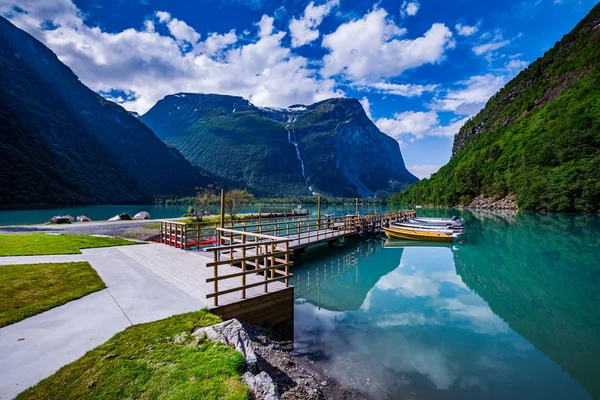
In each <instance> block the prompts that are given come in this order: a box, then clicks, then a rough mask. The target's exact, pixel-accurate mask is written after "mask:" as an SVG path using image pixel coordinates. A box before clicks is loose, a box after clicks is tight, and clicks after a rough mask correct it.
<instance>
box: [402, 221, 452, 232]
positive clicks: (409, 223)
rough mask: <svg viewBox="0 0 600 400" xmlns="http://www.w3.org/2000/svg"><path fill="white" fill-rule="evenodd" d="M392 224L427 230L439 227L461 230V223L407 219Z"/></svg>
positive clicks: (438, 228)
mask: <svg viewBox="0 0 600 400" xmlns="http://www.w3.org/2000/svg"><path fill="white" fill-rule="evenodd" d="M392 226H398V227H401V228H417V229H427V230H440V229H449V230H452V231H462V229H463V225H451V224H439V225H436V224H427V223H419V222H416V221H415V220H408V221H407V222H394V223H393V224H392Z"/></svg>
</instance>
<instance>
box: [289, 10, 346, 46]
mask: <svg viewBox="0 0 600 400" xmlns="http://www.w3.org/2000/svg"><path fill="white" fill-rule="evenodd" d="M339 4H340V1H339V0H330V1H328V2H327V3H325V4H323V5H320V6H315V3H314V2H312V1H311V2H310V4H309V5H308V6H307V7H306V9H305V10H304V15H303V16H302V17H301V18H299V19H296V18H292V20H291V21H290V25H289V29H290V33H291V36H292V47H300V46H304V45H305V44H308V43H310V42H312V41H315V40H317V38H318V37H319V30H318V29H317V28H318V27H319V25H321V22H323V18H325V17H326V16H327V15H329V13H331V10H332V9H333V8H334V7H336V6H338V5H339Z"/></svg>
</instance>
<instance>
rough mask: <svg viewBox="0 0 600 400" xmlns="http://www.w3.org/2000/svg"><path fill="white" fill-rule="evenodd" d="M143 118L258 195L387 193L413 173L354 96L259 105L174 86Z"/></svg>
mask: <svg viewBox="0 0 600 400" xmlns="http://www.w3.org/2000/svg"><path fill="white" fill-rule="evenodd" d="M141 120H142V121H143V122H144V123H146V124H147V125H148V126H149V127H150V128H152V130H154V132H155V133H156V135H157V136H158V137H159V138H161V139H162V140H164V141H165V142H166V143H168V144H170V145H173V146H174V147H175V148H177V149H178V150H179V151H180V152H181V153H182V154H183V155H184V156H185V157H186V158H187V159H188V160H190V162H191V163H192V164H194V165H197V166H199V167H202V168H204V169H206V170H207V171H209V172H210V173H212V174H214V175H217V176H220V177H222V178H225V179H227V180H229V181H230V182H233V183H234V185H237V186H240V187H246V188H248V189H249V190H250V191H252V192H254V193H255V194H258V195H269V196H280V195H307V194H310V193H315V192H316V193H319V194H323V195H330V196H341V197H355V196H359V197H370V196H375V195H377V196H386V195H387V194H388V193H390V191H396V190H400V189H402V188H404V187H407V186H408V185H409V184H412V183H414V182H416V181H417V180H418V179H417V178H415V177H414V176H413V175H412V174H411V173H410V172H408V171H407V170H406V167H405V166H404V161H403V159H402V155H401V153H400V147H399V145H398V143H397V142H396V141H395V140H394V139H392V138H391V137H389V136H387V135H385V134H384V133H382V132H381V131H379V129H377V127H376V126H375V125H374V124H373V123H372V122H371V120H370V119H369V118H368V117H367V115H366V114H365V112H364V110H363V108H362V106H361V105H360V103H359V102H358V100H356V99H344V98H338V99H330V100H325V101H322V102H319V103H316V104H313V105H310V106H304V105H293V106H290V107H288V108H269V107H262V108H259V107H256V106H254V105H252V104H251V103H250V102H249V101H248V100H245V99H243V98H241V97H234V96H225V95H218V94H193V93H179V94H175V95H170V96H167V97H165V98H164V99H162V100H160V101H159V102H158V103H157V104H156V105H155V106H154V107H152V108H151V109H150V110H149V111H148V112H147V113H146V114H145V115H143V116H142V117H141Z"/></svg>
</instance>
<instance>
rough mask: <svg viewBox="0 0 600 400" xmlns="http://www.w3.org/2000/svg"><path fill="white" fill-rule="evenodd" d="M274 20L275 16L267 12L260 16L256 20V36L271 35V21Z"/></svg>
mask: <svg viewBox="0 0 600 400" xmlns="http://www.w3.org/2000/svg"><path fill="white" fill-rule="evenodd" d="M274 21H275V18H273V17H270V16H268V15H267V14H264V15H263V16H262V18H261V19H260V21H258V23H257V24H256V25H258V36H260V37H267V36H271V34H272V33H273V22H274Z"/></svg>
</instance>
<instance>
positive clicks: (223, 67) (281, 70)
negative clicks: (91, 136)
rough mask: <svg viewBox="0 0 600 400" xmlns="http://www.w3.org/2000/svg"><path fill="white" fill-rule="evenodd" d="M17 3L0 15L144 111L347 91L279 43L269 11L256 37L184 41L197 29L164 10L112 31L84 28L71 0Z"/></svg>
mask: <svg viewBox="0 0 600 400" xmlns="http://www.w3.org/2000/svg"><path fill="white" fill-rule="evenodd" d="M15 5H16V3H15V2H14V1H11V0H0V13H2V14H3V15H10V21H11V22H12V23H14V24H15V25H17V26H18V27H20V28H22V29H24V30H25V31H27V32H29V33H31V34H32V35H34V36H35V37H36V38H37V39H39V40H40V41H41V42H43V43H44V44H46V45H47V46H48V47H49V48H50V49H52V50H53V51H54V52H55V53H56V54H57V55H58V57H59V59H60V60H61V61H63V62H64V63H65V64H67V65H68V66H69V67H70V68H71V69H73V71H74V72H75V73H76V74H77V76H78V77H79V79H80V80H81V81H82V82H83V83H85V84H86V85H87V86H89V87H90V88H91V89H93V90H95V91H101V92H109V91H111V90H113V89H114V90H119V91H124V92H126V93H129V94H130V95H131V96H130V97H129V98H128V99H124V102H122V105H123V106H124V107H126V108H127V109H129V110H132V111H137V112H139V113H143V112H145V111H147V110H148V109H149V108H150V107H151V106H153V105H154V104H155V103H156V102H157V101H158V100H160V99H161V98H163V97H164V96H166V95H168V94H172V93H177V92H182V91H185V92H205V93H223V94H230V95H239V96H243V97H245V98H248V99H250V100H251V101H252V102H253V103H254V104H257V105H269V106H280V107H285V106H288V105H290V104H294V103H306V104H310V103H313V102H315V101H320V100H324V99H326V98H330V97H337V96H340V95H343V92H341V91H340V90H337V89H335V82H334V81H333V80H332V79H328V78H322V77H320V76H319V75H318V71H317V70H316V69H315V67H314V66H312V65H310V63H309V60H308V59H306V58H304V57H300V56H296V55H294V54H292V52H291V51H290V49H289V48H286V47H285V46H284V45H283V44H282V39H283V38H284V36H285V32H276V30H275V29H274V27H273V18H272V17H269V16H263V17H262V18H261V20H260V22H258V23H257V25H258V27H259V36H258V38H256V37H254V38H252V37H245V38H244V41H243V42H240V41H238V40H237V37H236V33H235V31H229V32H227V33H215V34H209V35H208V36H207V38H206V40H204V41H199V42H198V43H197V44H196V45H195V46H191V45H185V46H182V41H184V42H190V43H191V42H193V41H194V40H196V38H197V37H198V38H199V34H198V33H197V32H195V31H193V29H192V28H190V29H192V30H191V31H190V30H188V29H187V28H186V26H188V25H187V24H185V25H183V24H184V23H183V21H181V23H179V22H177V23H175V24H173V21H175V19H174V18H173V17H172V16H171V15H170V14H168V13H166V12H159V13H156V14H155V19H153V20H152V21H151V22H152V24H150V23H145V24H144V26H143V28H142V29H141V30H139V31H138V30H135V29H126V30H124V31H121V32H116V33H109V32H105V31H103V30H102V29H101V28H100V27H97V26H96V27H89V26H87V25H85V23H84V21H83V19H82V18H83V14H82V13H81V11H80V10H78V9H77V7H76V6H75V5H74V4H73V3H72V2H71V1H70V0H56V1H52V2H47V1H45V0H19V6H20V7H21V8H23V9H24V10H26V11H27V13H15V12H12V8H13V6H15ZM46 20H50V21H52V22H53V23H54V25H57V26H59V27H58V28H57V29H55V30H43V29H42V28H41V27H40V23H41V22H43V21H46ZM159 26H162V27H165V28H166V29H168V30H169V32H170V34H171V35H172V36H173V37H171V36H170V35H165V34H161V33H160V32H164V29H158V27H159ZM155 28H156V29H155ZM196 35H198V36H196ZM174 37H175V38H177V39H174ZM264 71H269V73H268V74H264Z"/></svg>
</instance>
